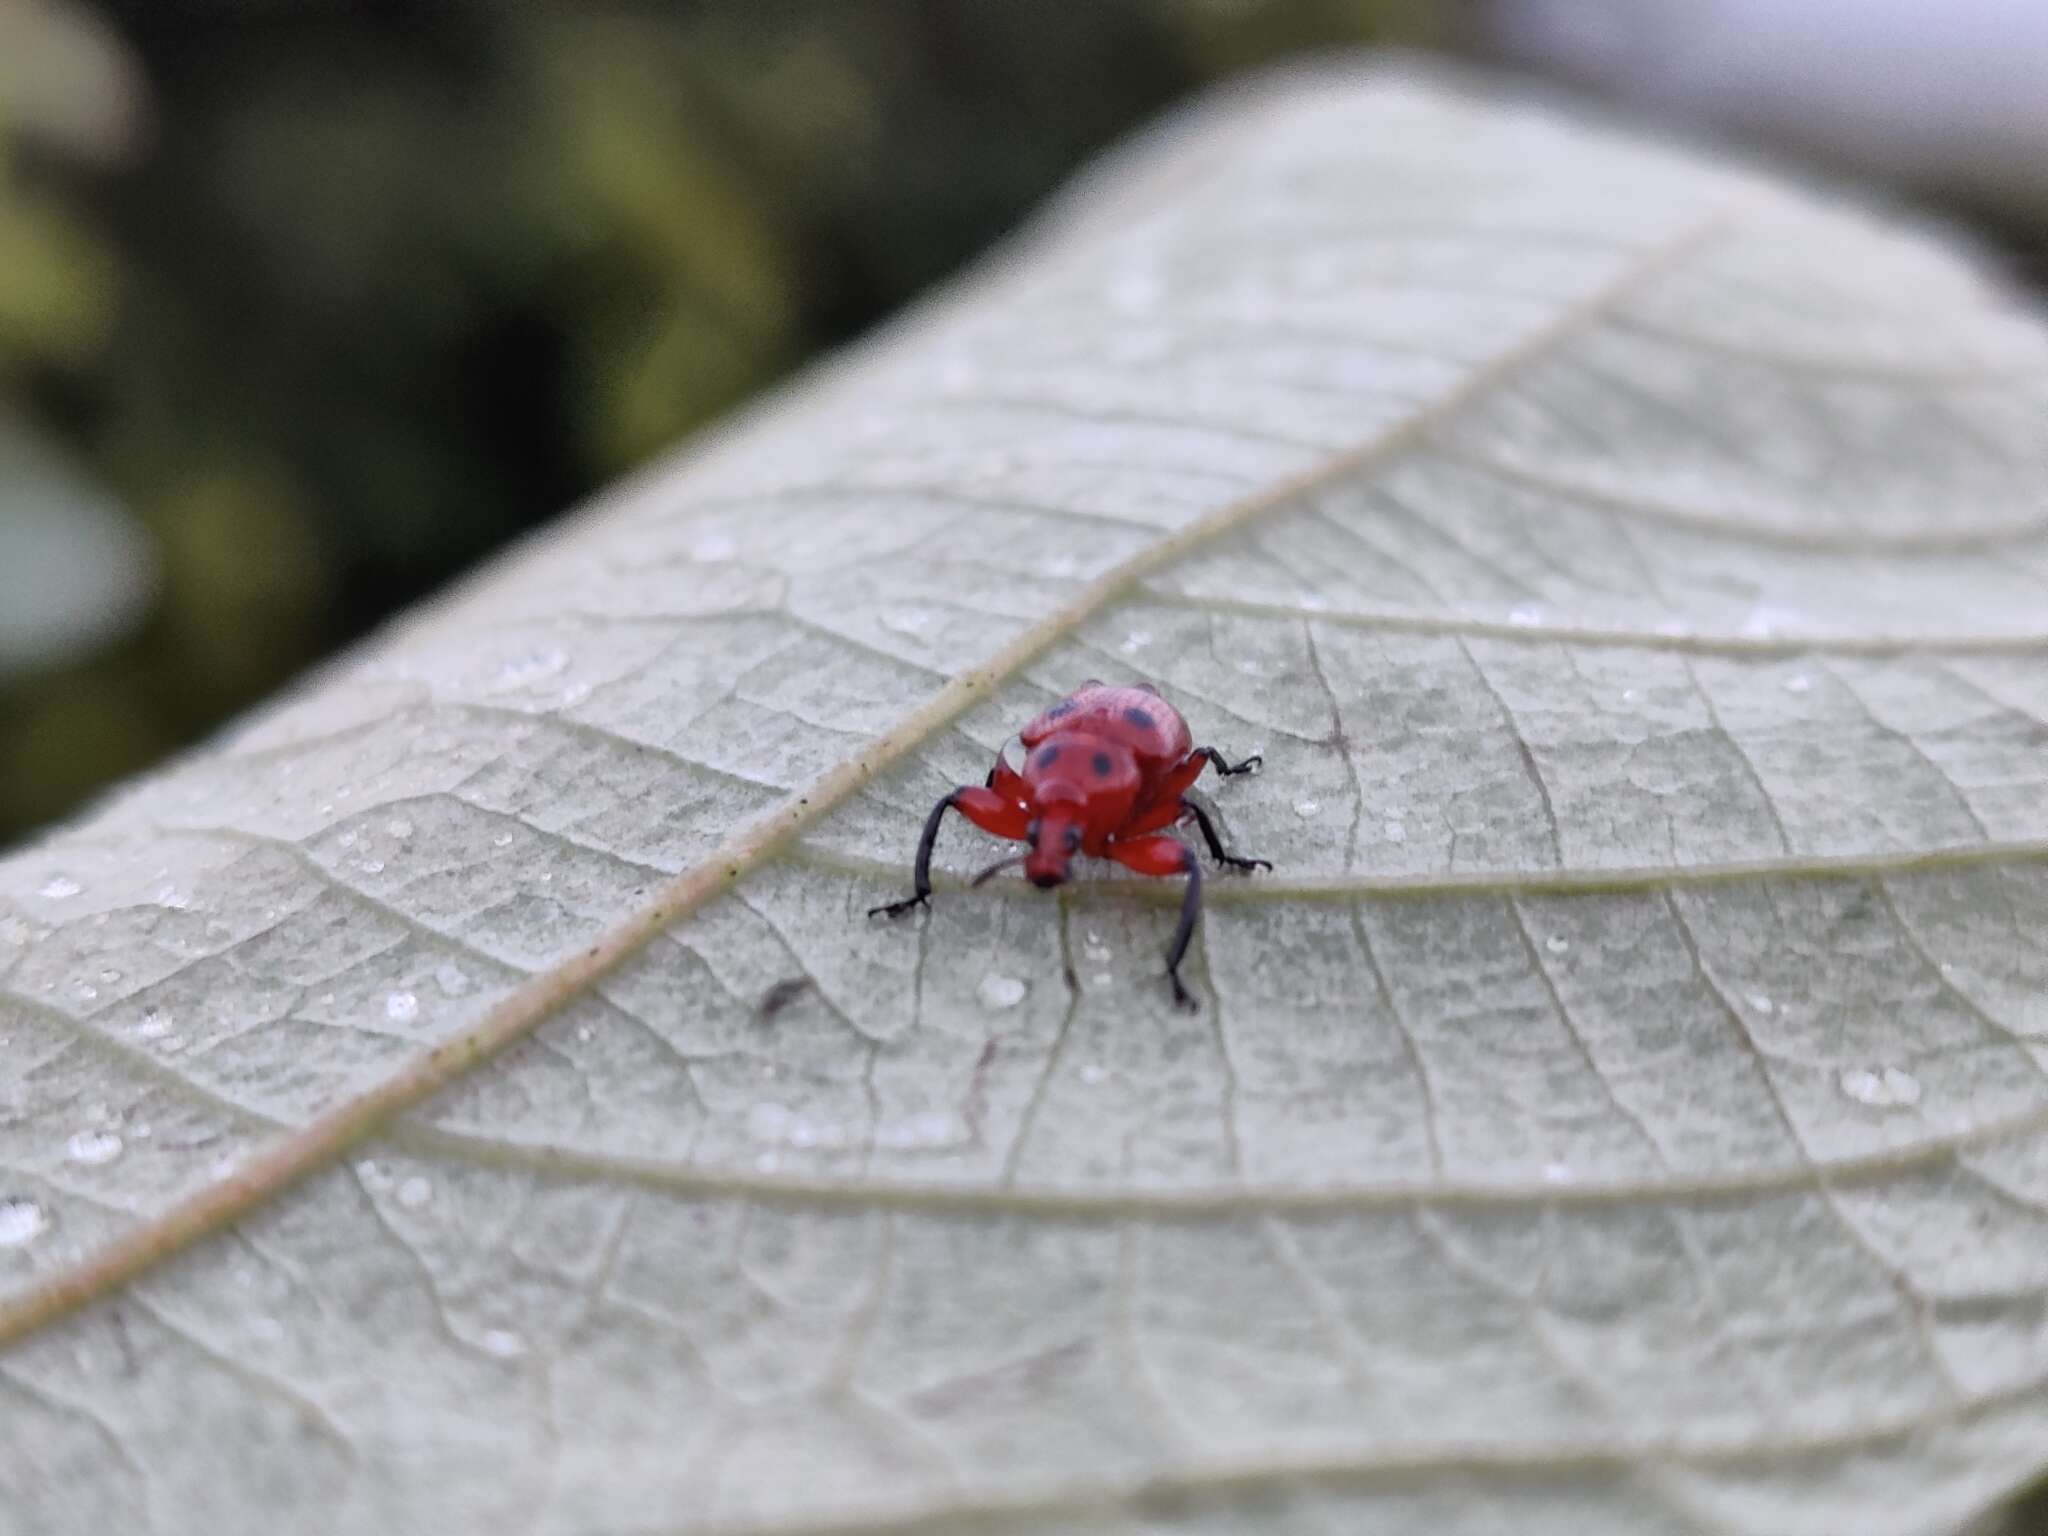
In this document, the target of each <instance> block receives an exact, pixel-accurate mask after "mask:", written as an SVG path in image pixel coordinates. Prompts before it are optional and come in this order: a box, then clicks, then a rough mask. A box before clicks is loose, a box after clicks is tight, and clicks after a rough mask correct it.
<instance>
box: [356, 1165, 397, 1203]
mask: <svg viewBox="0 0 2048 1536" xmlns="http://www.w3.org/2000/svg"><path fill="white" fill-rule="evenodd" d="M356 1177H357V1178H359V1179H361V1180H362V1181H363V1188H365V1189H367V1190H369V1191H371V1192H372V1193H373V1194H374V1193H376V1192H378V1191H380V1190H386V1189H389V1188H390V1187H391V1175H390V1174H388V1173H386V1172H385V1171H384V1167H383V1165H382V1164H381V1163H379V1162H378V1161H377V1160H376V1159H375V1158H374V1157H366V1158H364V1159H363V1160H362V1161H361V1162H359V1163H357V1164H356Z"/></svg>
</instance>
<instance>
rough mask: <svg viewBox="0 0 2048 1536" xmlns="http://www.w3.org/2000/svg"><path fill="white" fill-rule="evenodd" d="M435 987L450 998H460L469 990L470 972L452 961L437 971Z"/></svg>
mask: <svg viewBox="0 0 2048 1536" xmlns="http://www.w3.org/2000/svg"><path fill="white" fill-rule="evenodd" d="M434 985H435V986H437V987H439V988H440V989H441V990H442V992H444V993H445V994H446V995H448V996H449V997H460V996H462V994H463V993H465V992H467V991H468V990H469V972H467V971H465V970H464V969H463V968H462V967H461V966H459V965H457V964H456V963H455V962H454V961H452V960H451V961H449V962H448V963H447V964H446V965H442V966H439V967H437V968H436V969H435V971H434Z"/></svg>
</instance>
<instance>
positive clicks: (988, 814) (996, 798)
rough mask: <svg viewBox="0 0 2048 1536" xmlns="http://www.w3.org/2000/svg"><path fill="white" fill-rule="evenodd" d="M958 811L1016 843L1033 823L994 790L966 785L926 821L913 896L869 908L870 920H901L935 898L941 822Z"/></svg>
mask: <svg viewBox="0 0 2048 1536" xmlns="http://www.w3.org/2000/svg"><path fill="white" fill-rule="evenodd" d="M956 808H957V809H958V810H959V812H960V814H961V815H962V816H965V817H966V818H967V819H968V820H969V821H971V822H973V823H974V824H975V825H976V826H977V827H980V828H981V829H982V830H983V831H985V832H993V833H994V834H995V835H996V836H997V837H1007V838H1010V839H1012V840H1013V841H1014V840H1017V839H1021V838H1022V837H1023V836H1024V829H1025V827H1026V826H1027V825H1029V823H1030V812H1029V811H1027V810H1026V809H1025V808H1024V807H1023V806H1021V805H1019V804H1017V803H1016V802H1015V801H1013V800H1006V799H1004V798H1003V797H1002V796H1001V795H999V794H997V793H996V792H995V791H994V790H992V789H988V788H970V787H967V786H962V787H961V788H959V789H956V790H954V791H953V792H952V793H951V794H950V795H947V796H946V797H945V798H944V799H943V800H941V801H940V802H939V803H938V804H937V805H935V806H933V807H932V813H931V815H929V816H927V817H925V819H924V832H923V834H922V835H921V836H919V838H918V840H917V865H916V868H915V869H914V870H913V872H912V879H911V894H910V895H908V896H906V897H904V898H903V900H901V901H891V902H885V903H884V904H883V905H881V906H879V907H869V908H868V916H869V917H875V916H877V915H881V916H887V917H901V916H902V915H903V914H904V913H906V912H908V911H909V910H910V909H911V908H913V907H921V906H923V905H925V904H926V903H927V902H929V901H930V900H931V899H932V844H934V843H936V842H937V841H938V840H939V823H940V822H942V821H944V820H945V819H946V812H948V811H950V810H954V809H956Z"/></svg>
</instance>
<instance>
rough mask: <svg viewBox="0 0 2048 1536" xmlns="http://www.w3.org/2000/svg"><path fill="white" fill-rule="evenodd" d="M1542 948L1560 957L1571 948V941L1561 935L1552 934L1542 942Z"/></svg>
mask: <svg viewBox="0 0 2048 1536" xmlns="http://www.w3.org/2000/svg"><path fill="white" fill-rule="evenodd" d="M1543 947H1544V948H1545V949H1547V950H1549V951H1550V952H1551V953H1552V954H1553V955H1561V954H1563V953H1565V951H1567V950H1568V949H1570V948H1571V947H1572V941H1571V940H1570V939H1568V938H1566V937H1565V936H1564V935H1563V934H1561V933H1553V934H1552V935H1551V936H1550V937H1549V938H1547V939H1545V940H1544V941H1543Z"/></svg>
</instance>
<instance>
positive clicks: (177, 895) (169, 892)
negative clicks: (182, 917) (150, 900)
mask: <svg viewBox="0 0 2048 1536" xmlns="http://www.w3.org/2000/svg"><path fill="white" fill-rule="evenodd" d="M155 901H156V904H157V905H158V906H160V907H169V908H170V909H171V910H172V911H173V912H182V911H184V910H185V909H186V908H187V907H189V906H191V905H192V898H191V897H190V896H187V895H186V894H185V893H184V892H183V891H181V890H179V889H178V888H177V887H176V886H175V885H160V886H158V887H157V888H156V897H155Z"/></svg>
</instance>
